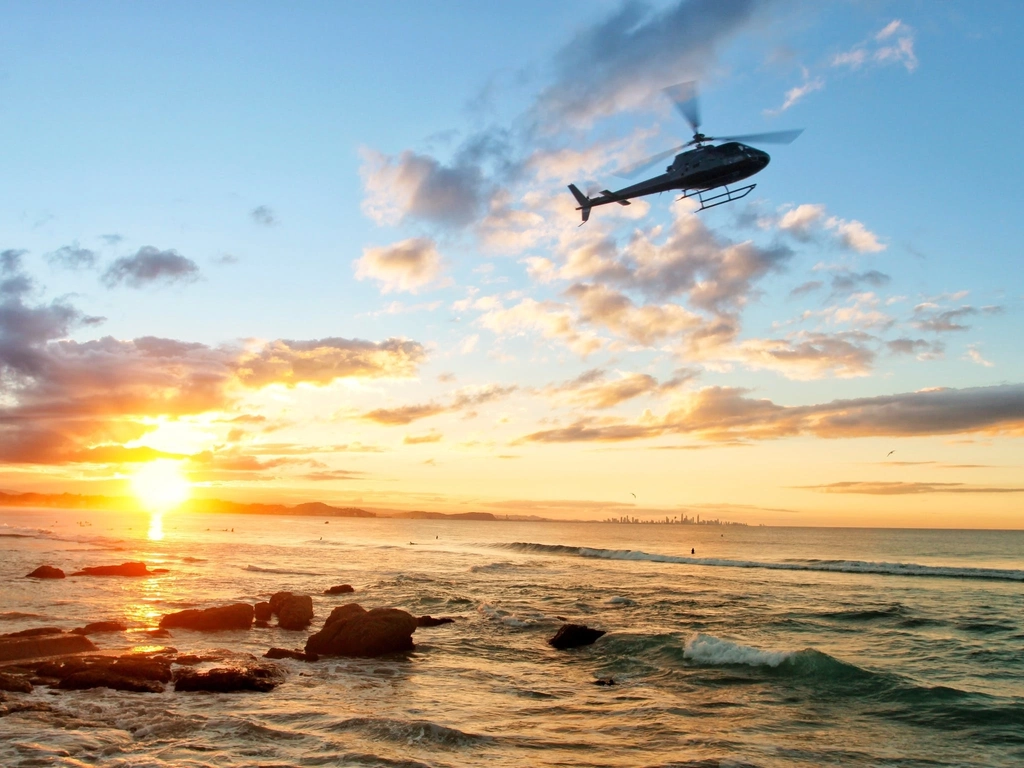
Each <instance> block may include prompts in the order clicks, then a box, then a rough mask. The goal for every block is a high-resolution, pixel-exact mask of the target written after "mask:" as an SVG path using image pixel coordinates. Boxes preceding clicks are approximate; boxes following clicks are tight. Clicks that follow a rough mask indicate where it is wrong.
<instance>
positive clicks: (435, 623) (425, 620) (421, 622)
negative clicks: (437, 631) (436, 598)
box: [416, 616, 455, 627]
mask: <svg viewBox="0 0 1024 768" xmlns="http://www.w3.org/2000/svg"><path fill="white" fill-rule="evenodd" d="M454 621H455V619H453V618H450V617H448V616H441V617H440V618H437V619H435V618H434V617H433V616H420V617H419V618H418V619H416V626H417V627H439V626H441V625H442V624H452V623H454Z"/></svg>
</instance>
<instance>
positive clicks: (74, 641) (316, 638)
mask: <svg viewBox="0 0 1024 768" xmlns="http://www.w3.org/2000/svg"><path fill="white" fill-rule="evenodd" d="M161 573H166V571H164V570H162V569H154V570H150V569H148V568H147V567H146V565H145V564H144V563H123V564H122V565H112V566H98V567H93V568H84V569H82V570H80V571H78V572H76V573H73V574H71V576H92V577H117V576H119V577H123V578H145V577H150V576H154V575H158V574H161ZM26 578H37V579H38V578H44V579H45V578H58V579H59V578H65V574H64V573H63V572H62V571H61V570H60V569H58V568H53V567H51V566H48V565H43V566H40V567H39V568H37V569H36V570H34V571H33V572H32V573H30V574H28V575H27V576H26ZM354 591H355V590H354V589H353V588H352V587H351V585H348V584H343V585H336V586H332V587H328V588H327V589H325V590H323V594H326V595H348V594H351V593H353V592H354ZM275 617H276V619H277V623H276V625H274V626H276V627H277V628H280V629H284V630H287V631H292V632H308V631H309V628H310V626H311V625H312V623H313V619H314V618H315V616H314V607H313V600H312V597H311V596H310V595H306V594H296V593H293V592H285V591H281V592H276V593H274V594H273V595H271V596H270V597H269V599H268V600H266V601H263V602H258V603H256V604H255V605H251V604H249V603H232V604H228V605H219V606H210V607H207V608H190V609H187V610H183V611H177V612H175V613H169V614H166V615H164V616H163V617H162V618H161V619H160V622H159V627H158V628H155V629H150V630H144V631H143V635H144V637H145V638H146V639H147V640H156V639H161V640H164V639H171V638H173V633H172V631H171V630H179V629H181V630H190V631H198V632H202V633H211V634H212V633H218V632H224V631H230V630H252V629H254V628H256V629H260V628H269V627H271V626H272V625H271V623H270V622H271V621H272V620H273V619H274V618H275ZM454 622H455V619H454V618H453V617H449V616H442V617H433V616H419V617H417V616H413V615H412V614H411V613H408V612H407V611H404V610H402V609H400V608H392V607H375V608H370V609H367V608H364V607H363V606H361V605H360V604H359V603H354V602H353V603H346V604H344V605H340V606H337V607H335V608H334V609H333V610H332V611H331V613H330V614H329V615H328V616H327V618H326V619H325V621H324V622H323V624H322V625H321V626H320V628H319V629H318V630H317V631H315V632H313V633H312V634H309V635H308V636H307V638H306V640H305V644H304V647H303V648H302V649H301V650H299V649H289V648H277V647H271V648H269V649H268V650H267V652H266V653H265V654H264V655H263V658H262V659H260V658H257V657H256V656H254V655H252V654H249V653H235V652H232V651H225V650H217V651H211V652H209V653H202V654H182V653H179V652H178V651H177V649H175V648H173V647H170V646H164V645H160V646H140V647H136V648H133V649H132V650H131V651H129V652H127V653H120V654H118V653H112V652H104V651H103V650H102V649H100V648H99V647H98V646H97V645H96V644H95V643H94V642H93V641H92V640H91V639H90V636H92V635H99V634H104V633H118V632H125V631H127V630H128V627H127V626H126V625H125V624H123V623H122V622H119V621H94V622H90V623H88V624H85V625H84V626H82V627H77V628H75V629H73V630H70V631H65V630H63V629H60V628H58V627H36V628H32V629H26V630H22V631H20V632H12V633H9V634H6V635H0V717H2V716H5V715H8V714H13V713H14V712H19V711H25V710H26V708H28V709H34V708H38V707H39V706H47V705H42V704H40V703H39V702H34V703H33V702H24V701H16V700H15V701H11V700H9V698H8V697H7V696H6V694H26V693H31V692H32V691H33V690H34V689H35V688H36V687H37V686H45V687H48V688H50V689H51V690H53V691H69V690H84V689H88V688H110V689H113V690H118V691H129V692H133V693H159V692H163V691H165V690H166V689H167V687H168V686H172V687H173V690H174V691H181V692H194V691H208V692H218V693H233V692H267V691H271V690H273V689H274V688H275V687H276V686H278V685H279V684H281V683H282V682H284V680H285V678H286V677H287V668H286V667H284V666H282V665H279V664H275V663H274V660H280V659H290V660H295V661H302V662H306V663H315V662H318V661H320V660H321V659H322V658H330V657H359V658H374V657H379V656H391V655H395V654H399V655H400V654H406V653H408V652H410V651H412V650H414V649H415V647H416V646H415V644H414V642H413V639H412V636H413V634H414V633H415V632H416V631H417V630H418V629H424V628H433V627H439V626H445V625H448V624H452V623H454ZM603 634H604V632H603V631H601V630H595V629H591V628H589V627H585V626H583V625H578V624H564V625H563V626H562V627H561V628H560V629H559V630H558V632H557V633H556V635H555V636H554V637H552V638H550V639H549V640H548V643H549V644H550V645H551V646H552V647H554V648H556V649H559V650H564V649H568V648H575V647H578V646H583V645H590V644H592V643H593V642H594V641H595V640H597V639H598V638H599V637H601V636H602V635H603ZM602 684H608V683H607V682H602ZM3 692H5V693H3Z"/></svg>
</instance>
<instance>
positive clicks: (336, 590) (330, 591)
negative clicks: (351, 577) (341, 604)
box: [324, 584, 355, 595]
mask: <svg viewBox="0 0 1024 768" xmlns="http://www.w3.org/2000/svg"><path fill="white" fill-rule="evenodd" d="M349 592H355V590H354V589H352V585H351V584H336V585H335V586H333V587H328V588H327V589H325V590H324V594H325V595H345V594H348V593H349Z"/></svg>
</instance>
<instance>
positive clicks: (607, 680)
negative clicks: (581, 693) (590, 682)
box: [594, 677, 615, 685]
mask: <svg viewBox="0 0 1024 768" xmlns="http://www.w3.org/2000/svg"><path fill="white" fill-rule="evenodd" d="M594 685H615V679H614V678H612V677H599V678H597V680H595V681H594Z"/></svg>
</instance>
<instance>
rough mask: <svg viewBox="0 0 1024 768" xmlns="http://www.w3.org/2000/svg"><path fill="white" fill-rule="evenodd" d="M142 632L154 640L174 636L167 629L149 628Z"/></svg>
mask: <svg viewBox="0 0 1024 768" xmlns="http://www.w3.org/2000/svg"><path fill="white" fill-rule="evenodd" d="M142 634H144V635H145V636H146V637H149V638H152V639H153V640H163V639H164V638H167V637H174V635H172V634H171V633H170V632H168V631H167V630H166V629H147V630H146V631H145V632H143V633H142Z"/></svg>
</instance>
